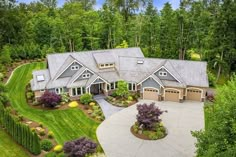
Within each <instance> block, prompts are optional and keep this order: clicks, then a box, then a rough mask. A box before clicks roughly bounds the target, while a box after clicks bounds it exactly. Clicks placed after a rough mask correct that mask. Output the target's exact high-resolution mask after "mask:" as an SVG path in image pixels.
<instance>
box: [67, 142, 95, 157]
mask: <svg viewBox="0 0 236 157" xmlns="http://www.w3.org/2000/svg"><path fill="white" fill-rule="evenodd" d="M96 148H97V144H96V143H94V142H93V141H91V140H89V139H86V138H85V137H83V138H80V139H78V140H75V141H70V142H66V143H65V144H64V147H63V150H64V152H65V153H66V154H67V155H68V156H76V157H85V156H86V155H89V154H92V153H95V152H96Z"/></svg>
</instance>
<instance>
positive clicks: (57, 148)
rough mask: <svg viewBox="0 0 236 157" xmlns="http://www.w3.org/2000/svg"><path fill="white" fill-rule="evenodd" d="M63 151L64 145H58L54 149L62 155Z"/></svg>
mask: <svg viewBox="0 0 236 157" xmlns="http://www.w3.org/2000/svg"><path fill="white" fill-rule="evenodd" d="M62 150H63V147H62V145H56V146H55V147H54V148H53V151H54V152H56V153H60V152H62Z"/></svg>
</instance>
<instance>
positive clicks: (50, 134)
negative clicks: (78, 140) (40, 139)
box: [48, 131, 54, 139]
mask: <svg viewBox="0 0 236 157" xmlns="http://www.w3.org/2000/svg"><path fill="white" fill-rule="evenodd" d="M53 137H54V133H53V132H52V131H49V132H48V138H51V139H52V138H53Z"/></svg>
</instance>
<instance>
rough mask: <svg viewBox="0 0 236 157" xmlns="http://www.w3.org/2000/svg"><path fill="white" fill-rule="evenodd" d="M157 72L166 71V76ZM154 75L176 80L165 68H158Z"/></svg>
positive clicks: (161, 78) (162, 78)
mask: <svg viewBox="0 0 236 157" xmlns="http://www.w3.org/2000/svg"><path fill="white" fill-rule="evenodd" d="M159 72H166V73H167V76H160V74H159ZM155 75H156V76H157V77H158V78H159V79H160V80H168V81H176V79H175V78H174V77H173V76H172V75H171V74H170V73H169V72H168V71H166V70H165V69H160V70H158V71H157V72H156V73H155Z"/></svg>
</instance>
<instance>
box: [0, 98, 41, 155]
mask: <svg viewBox="0 0 236 157" xmlns="http://www.w3.org/2000/svg"><path fill="white" fill-rule="evenodd" d="M1 125H2V126H3V127H4V128H5V129H6V131H7V132H8V133H9V134H10V135H11V136H12V138H13V139H14V140H15V141H16V142H17V143H19V144H20V145H22V146H23V147H24V148H26V149H27V150H29V151H30V152H31V153H32V154H35V155H38V154H40V153H41V148H40V142H39V137H38V135H37V134H36V133H35V132H33V131H31V130H30V128H29V126H26V125H24V124H22V123H20V122H18V121H17V120H16V118H14V117H13V116H12V115H11V113H10V110H8V109H7V108H4V106H3V104H2V103H1V102H0V126H1ZM0 129H1V128H0Z"/></svg>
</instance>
